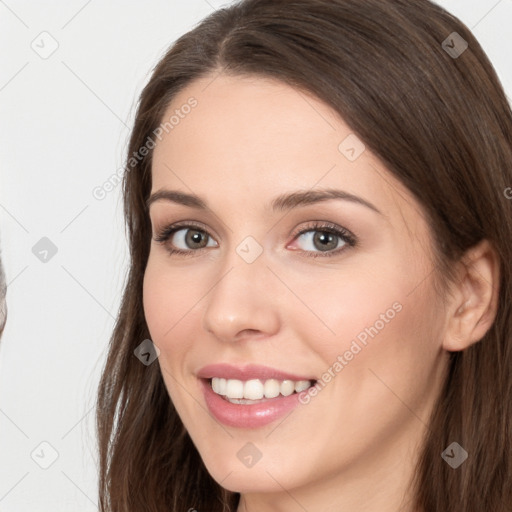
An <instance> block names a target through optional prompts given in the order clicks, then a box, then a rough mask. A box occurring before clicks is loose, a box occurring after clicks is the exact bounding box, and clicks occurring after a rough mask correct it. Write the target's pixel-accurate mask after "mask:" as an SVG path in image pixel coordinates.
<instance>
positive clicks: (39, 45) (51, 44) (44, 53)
mask: <svg viewBox="0 0 512 512" xmlns="http://www.w3.org/2000/svg"><path fill="white" fill-rule="evenodd" d="M30 47H31V48H32V50H34V51H35V52H36V53H37V55H39V57H41V59H47V58H48V57H50V56H51V55H53V54H54V53H55V52H56V51H57V48H58V47H59V43H58V42H57V39H55V38H54V37H53V36H52V35H51V34H50V33H49V32H46V31H44V32H41V33H40V34H39V35H38V36H37V37H36V38H35V39H34V40H33V41H32V43H30Z"/></svg>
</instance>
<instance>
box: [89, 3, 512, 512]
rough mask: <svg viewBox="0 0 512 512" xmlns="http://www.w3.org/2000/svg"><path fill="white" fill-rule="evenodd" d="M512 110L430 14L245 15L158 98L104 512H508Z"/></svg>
mask: <svg viewBox="0 0 512 512" xmlns="http://www.w3.org/2000/svg"><path fill="white" fill-rule="evenodd" d="M511 162H512V115H511V110H510V106H509V104H508V103H507V100H506V97H505V94H504V91H503V89H502V86H501V85H500V83H499V80H498V78H497V76H496V73H495V71H494V69H493V67H492V66H491V64H490V62H489V60H488V59H487V57H486V55H485V54H484V52H483V50H482V48H481V47H480V45H479V44H478V42H477V41H476V40H475V38H474V37H473V35H472V34H471V33H470V31H469V30H468V29H467V27H465V26H464V25H463V24H462V23H461V22H460V21H458V20H457V19H456V18H454V17H453V16H451V15H450V14H448V13H447V12H446V11H444V10H443V9H442V8H440V7H439V6H437V5H435V4H434V3H431V2H429V1H426V0H367V1H365V2H361V1H360V0H335V1H333V0H315V1H311V0H292V1H289V0H286V1H285V0H245V1H242V2H240V3H238V4H234V5H232V6H230V7H228V8H225V9H221V10H219V11H217V12H215V13H213V14H212V15H211V16H209V17H208V18H207V19H206V20H204V21H203V22H202V23H201V24H199V25H198V26H197V27H196V28H195V29H194V30H192V31H191V32H189V33H187V34H185V35H184V36H183V37H181V38H180V39H179V40H178V41H177V42H176V43H175V44H174V45H173V46H172V47H171V48H170V50H169V51H168V53H167V54H166V55H165V56H164V57H163V59H162V60H161V61H160V63H159V64H158V65H157V66H156V68H155V70H154V72H153V75H152V77H151V79H150V81H149V83H148V84H147V86H146V87H145V89H144V91H143V92H142V96H141V99H140V103H139V107H138V112H137V115H136V120H135V125H134V128H133V132H132V136H131V141H130V147H129V151H128V158H127V165H126V173H125V177H124V198H125V212H126V219H127V226H128V233H129V243H130V254H131V265H130V270H129V275H128V280H127V283H126V289H125V293H124V296H123V301H122V306H121V311H120V314H119V318H118V321H117V324H116V328H115V331H114V333H113V336H112V340H111V346H110V353H109V356H108V360H107V363H106V367H105V370H104V373H103V377H102V382H101V386H100V390H99V397H98V399H99V401H98V413H97V414H98V416H97V419H98V432H99V445H100V502H101V509H102V510H104V511H130V512H134V511H142V510H144V511H148V510H150V511H155V512H157V511H163V510H169V511H171V510H172V511H178V510H180V511H181V510H190V511H192V510H197V511H203V510H204V511H206V510H208V511H237V512H242V511H257V512H262V511H270V510H272V511H294V510H297V511H300V510H308V511H310V512H313V511H318V512H320V511H322V512H324V511H339V510H365V511H377V510H378V511H379V512H388V511H393V512H396V511H398V510H400V511H403V512H413V511H414V512H434V511H440V510H443V511H444V512H455V511H457V512H459V511H460V512H461V511H464V512H469V511H475V512H477V511H478V512H480V511H482V510H492V511H493V512H505V511H509V510H511V504H512V490H511V482H512V467H511V458H512V452H511V440H512V439H511V430H510V419H511V417H512V396H511V393H512V386H511V384H512V375H511V371H512V353H511V348H512V343H511V341H512V340H511V322H512V312H511V297H512V294H511V292H512V281H511V267H510V261H511V259H512V225H511V222H510V219H511V218H512V203H511V201H510V200H508V199H507V197H506V193H505V191H506V190H507V188H508V187H510V186H511V183H512V169H511V165H510V163H511Z"/></svg>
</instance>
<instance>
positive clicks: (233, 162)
mask: <svg viewBox="0 0 512 512" xmlns="http://www.w3.org/2000/svg"><path fill="white" fill-rule="evenodd" d="M187 105H195V106H194V107H192V108H189V107H186V108H185V106H187ZM171 118H172V121H173V122H172V123H168V126H167V130H164V132H163V133H162V138H161V140H159V141H158V142H157V144H156V147H155V150H154V155H153V167H152V177H153V180H152V182H153V186H152V192H155V191H157V190H160V189H162V188H173V189H177V190H181V191H183V192H191V191H192V192H193V193H195V194H197V195H200V196H201V197H206V198H210V199H211V204H215V205H222V206H225V207H227V206H228V202H226V199H227V198H229V205H232V206H233V208H234V210H237V211H243V210H244V208H245V207H247V206H248V205H250V204H251V203H252V201H254V203H255V204H256V203H259V204H261V203H262V202H264V203H265V204H267V203H268V202H269V200H270V198H271V197H275V196H277V195H278V194H280V193H282V192H284V191H287V190H290V191H291V190H297V189H303V190H304V189H308V190H309V189H314V188H337V189H340V188H341V189H343V190H345V191H347V192H349V193H353V194H356V195H359V196H364V197H366V198H368V199H369V200H370V201H371V202H372V203H373V204H375V205H376V206H377V207H378V208H379V209H380V210H381V211H383V212H384V213H385V215H386V216H388V218H389V219H390V220H391V219H393V218H395V217H396V218H401V219H402V220H404V218H409V219H411V218H413V217H414V216H415V215H416V216H418V214H420V215H421V209H420V207H419V205H418V204H417V203H416V202H415V200H414V199H413V198H412V196H411V195H410V194H409V192H408V191H407V190H406V189H405V187H404V186H403V185H402V184H401V183H400V182H399V181H398V180H396V179H395V178H394V177H393V176H392V175H391V173H389V171H387V169H386V168H385V167H384V165H383V164H382V163H381V162H380V161H379V160H378V159H377V158H376V157H375V156H374V155H373V154H372V153H371V152H370V151H369V150H368V149H364V145H363V144H362V142H361V141H358V139H357V138H355V136H354V134H353V133H352V130H351V129H350V127H349V126H348V125H346V123H345V122H344V121H343V119H342V118H341V117H340V116H339V115H338V114H337V112H335V111H334V110H333V109H332V108H331V107H330V106H329V105H327V104H325V103H324V102H322V101H321V100H320V99H318V98H316V97H315V96H314V95H312V94H310V93H307V92H304V91H301V90H298V89H296V88H293V87H291V86H289V85H287V84H285V83H283V82H280V81H277V80H271V79H267V78H262V77H258V76H243V77H241V76H226V75H219V76H209V77H205V78H202V79H200V80H197V81H195V82H192V83H191V84H190V85H189V86H188V87H186V88H185V89H183V90H182V91H181V92H180V93H179V94H178V95H177V96H176V97H175V98H174V100H173V101H172V102H171V104H170V105H169V106H168V108H167V110H166V112H165V114H164V116H163V119H162V125H161V126H164V127H165V124H164V123H166V122H168V121H169V120H170V119H171ZM171 126H172V127H171ZM346 141H348V144H349V145H351V146H354V148H355V149H356V150H357V151H358V152H359V151H361V150H362V149H363V152H362V153H361V155H360V156H359V157H358V158H356V159H355V160H354V159H353V158H351V159H349V158H347V155H346V153H344V151H346V149H347V143H346ZM357 144H361V146H357ZM349 149H350V148H349ZM356 156H357V155H356ZM263 198H264V201H262V199H263ZM210 199H209V202H210Z"/></svg>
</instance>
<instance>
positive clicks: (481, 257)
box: [443, 240, 500, 352]
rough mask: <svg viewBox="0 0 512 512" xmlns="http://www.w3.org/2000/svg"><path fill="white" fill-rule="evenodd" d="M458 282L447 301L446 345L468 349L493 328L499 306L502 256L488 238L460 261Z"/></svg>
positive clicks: (444, 343)
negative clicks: (500, 262)
mask: <svg viewBox="0 0 512 512" xmlns="http://www.w3.org/2000/svg"><path fill="white" fill-rule="evenodd" d="M459 267H460V272H459V279H458V284H457V285H453V287H452V290H451V295H450V299H449V302H448V304H447V305H446V314H447V327H446V330H445V334H444V340H443V348H444V349H445V350H448V351H451V352H457V351H460V350H464V349H466V348H468V347H469V346H471V345H472V344H474V343H476V342H478V341H480V340H481V339H482V338H483V337H484V336H485V334H486V333H487V331H488V330H489V329H490V327H491V325H492V323H493V322H494V319H495V318H496V312H497V309H498V298H499V278H500V271H499V257H498V255H497V253H496V251H495V249H494V247H493V246H492V244H491V243H490V242H489V241H488V240H483V241H482V242H480V243H479V244H478V245H476V246H475V247H472V248H471V249H469V250H468V251H467V252H466V253H465V255H464V256H463V258H462V259H461V261H460V262H459Z"/></svg>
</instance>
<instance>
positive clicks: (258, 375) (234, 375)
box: [197, 363, 316, 381]
mask: <svg viewBox="0 0 512 512" xmlns="http://www.w3.org/2000/svg"><path fill="white" fill-rule="evenodd" d="M197 376H198V377H199V378H201V379H211V378H213V377H220V378H224V379H238V380H243V381H246V380H251V379H261V380H267V379H276V380H294V381H299V380H316V378H315V377H311V376H310V375H309V376H308V375H306V376H305V375H295V374H293V373H289V372H283V371H281V370H278V369H276V368H271V367H269V366H262V365H257V364H248V365H244V366H239V365H233V364H228V363H217V364H209V365H207V366H203V367H202V368H201V369H200V370H199V371H198V372H197Z"/></svg>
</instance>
